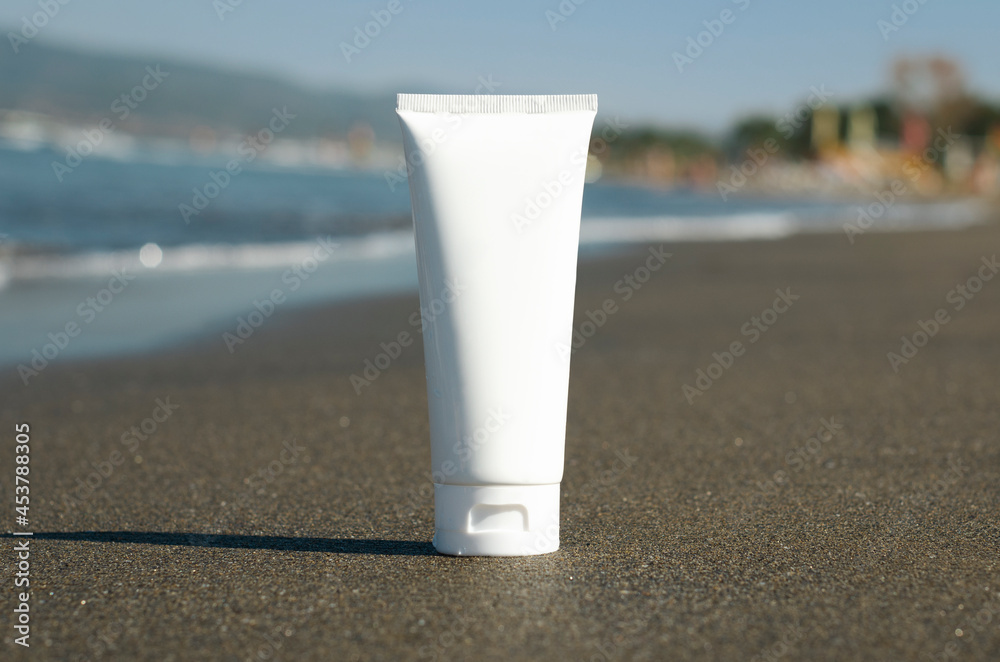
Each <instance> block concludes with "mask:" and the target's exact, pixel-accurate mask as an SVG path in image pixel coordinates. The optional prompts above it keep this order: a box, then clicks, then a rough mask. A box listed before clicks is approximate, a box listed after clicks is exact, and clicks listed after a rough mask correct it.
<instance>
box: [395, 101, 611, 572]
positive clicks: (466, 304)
mask: <svg viewBox="0 0 1000 662" xmlns="http://www.w3.org/2000/svg"><path fill="white" fill-rule="evenodd" d="M596 111H597V98H596V96H595V95H562V96H531V97H529V96H485V95H476V96H464V95H410V94H401V95H399V101H398V109H397V112H398V114H399V117H400V123H401V125H402V129H403V144H404V148H405V154H406V162H407V164H408V168H407V170H408V174H409V183H410V196H411V201H412V205H413V221H414V228H415V234H416V246H417V265H418V270H419V280H420V303H421V315H422V330H423V338H424V356H425V362H426V370H427V395H428V403H429V413H430V431H431V458H432V476H433V480H434V483H435V527H436V529H435V536H434V545H435V547H436V548H437V549H438V551H440V552H442V553H446V554H456V555H465V554H468V555H493V556H511V555H525V554H541V553H545V552H550V551H555V550H556V549H558V546H559V482H560V481H561V480H562V474H563V456H564V447H565V438H566V410H567V396H568V388H569V363H570V361H569V358H570V357H569V354H570V346H571V342H572V340H571V338H572V335H571V334H572V320H573V299H574V294H575V286H576V264H577V251H578V245H579V233H580V210H581V205H582V201H583V185H584V175H585V170H586V161H587V151H588V145H589V142H590V132H591V128H592V126H593V122H594V116H595V114H596Z"/></svg>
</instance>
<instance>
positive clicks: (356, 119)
mask: <svg viewBox="0 0 1000 662" xmlns="http://www.w3.org/2000/svg"><path fill="white" fill-rule="evenodd" d="M147 67H148V68H149V69H147ZM151 71H152V72H159V75H158V76H155V77H154V76H151V75H150V72H151ZM144 82H145V83H146V87H147V89H141V88H142V86H143V83H144ZM137 86H138V87H139V88H140V89H136V88H137ZM148 88H152V89H148ZM133 92H134V93H133ZM122 95H126V97H127V98H126V99H124V100H123V99H122ZM139 97H144V98H143V99H142V100H141V101H138V100H137V99H138V98H139ZM126 104H128V105H129V106H134V108H133V109H131V110H130V112H129V113H128V115H127V117H125V118H122V109H123V108H125V107H126ZM273 108H279V109H281V108H287V110H288V112H289V113H292V114H294V115H296V118H295V120H294V121H293V122H292V123H291V124H290V125H289V126H288V128H287V130H285V131H284V132H283V135H284V136H285V137H289V138H295V137H315V136H329V137H342V136H344V135H345V134H346V133H347V132H348V131H350V129H351V128H352V127H354V126H356V125H358V124H367V125H368V126H370V127H371V128H372V130H373V131H374V132H375V137H376V139H378V140H391V141H397V140H398V138H399V124H398V121H397V119H396V115H395V112H394V109H395V94H394V93H391V92H388V91H387V92H386V93H384V94H377V95H360V94H352V93H349V92H342V91H336V90H322V89H313V88H308V87H305V86H302V85H299V84H297V83H293V82H289V81H287V80H282V79H281V78H279V77H276V76H269V75H255V74H250V73H244V72H234V71H229V70H225V69H222V68H216V67H212V66H202V65H194V64H190V63H183V62H177V61H171V60H169V59H163V58H156V57H148V58H147V57H137V56H124V55H109V54H100V53H93V52H86V51H77V50H70V49H65V48H61V47H55V46H51V45H46V44H40V43H35V42H32V43H31V44H28V45H26V46H24V47H22V49H21V52H20V53H18V54H17V55H14V54H12V53H11V52H10V50H6V51H5V52H4V53H3V54H2V55H0V110H25V111H31V112H36V113H42V114H45V115H47V116H50V117H52V118H54V119H55V120H57V121H61V122H66V123H88V124H90V123H94V124H96V123H98V122H100V120H101V119H102V118H105V117H108V118H110V119H111V120H112V121H114V122H115V124H116V126H117V127H118V128H120V129H124V130H125V131H128V132H131V133H136V134H144V135H160V136H170V137H187V136H188V135H190V133H191V131H192V130H193V129H194V128H195V127H198V126H206V127H209V128H211V129H213V130H215V131H217V132H221V133H227V132H233V133H246V132H256V131H258V130H260V129H261V128H263V127H265V126H266V124H267V122H268V120H269V119H270V118H271V116H272V109H273Z"/></svg>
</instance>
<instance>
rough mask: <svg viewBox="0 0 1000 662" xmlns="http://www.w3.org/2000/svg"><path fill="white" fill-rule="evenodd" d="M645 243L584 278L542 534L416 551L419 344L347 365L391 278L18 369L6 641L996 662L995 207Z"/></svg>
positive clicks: (374, 345) (543, 655)
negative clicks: (556, 517) (530, 543)
mask: <svg viewBox="0 0 1000 662" xmlns="http://www.w3.org/2000/svg"><path fill="white" fill-rule="evenodd" d="M665 249H666V250H667V251H669V252H670V253H672V257H670V258H669V259H668V260H667V261H666V263H665V265H664V266H663V267H662V268H661V269H659V270H657V271H655V272H652V273H649V274H646V273H644V272H643V271H641V269H640V268H641V267H642V265H643V264H644V263H645V262H646V259H647V257H648V256H649V253H648V252H646V249H643V248H639V249H631V250H629V251H627V252H623V253H622V254H620V255H617V256H614V257H609V258H605V259H601V260H600V261H596V262H591V263H587V264H585V265H584V266H583V267H582V268H581V272H580V282H579V288H578V297H577V326H576V328H577V329H578V330H579V331H581V332H582V334H583V335H581V338H582V340H583V342H582V343H580V344H581V346H580V348H579V349H578V350H577V351H576V353H575V355H574V357H573V363H572V380H571V387H570V412H569V423H568V437H567V463H566V473H565V480H564V483H563V496H562V547H561V549H560V551H558V552H557V553H555V554H552V555H547V556H542V557H532V558H511V559H498V558H449V557H443V556H438V555H436V554H435V553H434V550H433V548H432V547H431V545H430V539H431V536H432V533H433V503H432V500H431V496H430V495H431V491H430V488H429V482H428V478H427V473H428V471H429V470H430V450H429V442H428V428H427V413H426V396H425V391H424V375H423V363H422V347H421V346H420V344H419V341H418V342H417V343H414V344H413V345H410V346H409V347H406V348H403V351H402V352H401V354H400V356H399V357H398V358H396V359H393V360H392V362H391V365H390V366H389V367H388V368H387V369H386V370H385V371H384V372H382V374H380V375H379V376H378V377H377V378H376V379H375V380H373V381H372V382H371V384H370V385H364V386H360V387H359V389H360V393H357V392H356V389H355V387H354V386H352V384H351V380H350V376H351V375H352V374H357V375H361V374H362V370H363V369H364V363H363V362H364V360H365V359H374V358H375V356H376V355H377V354H378V353H379V352H380V351H381V350H380V349H379V344H380V343H383V342H386V343H388V342H391V341H392V340H393V339H395V338H396V337H397V336H398V335H399V334H400V333H401V332H404V331H406V332H412V331H413V327H412V326H411V324H410V316H411V315H412V314H413V312H414V311H415V310H416V309H417V305H418V303H417V299H416V296H415V295H413V296H406V297H398V298H393V299H386V300H379V301H374V302H357V303H349V304H343V305H338V306H328V307H321V308H314V309H308V310H299V311H282V312H281V314H280V315H275V316H274V317H273V318H272V319H270V320H268V321H267V323H266V324H264V325H263V326H261V328H259V329H257V330H256V331H255V332H254V334H253V335H252V336H251V337H250V338H249V339H247V341H246V342H245V343H244V344H242V345H239V346H238V347H236V350H235V352H234V353H232V354H230V353H229V351H228V350H227V348H226V345H225V343H224V341H223V339H222V338H221V336H220V335H214V336H210V337H208V338H206V339H205V340H204V341H203V342H200V343H196V344H193V345H190V346H186V347H183V348H177V349H174V350H171V351H164V352H161V353H158V354H155V355H152V356H144V357H132V358H121V359H114V360H104V361H94V362H82V363H74V364H68V363H67V364H62V363H59V362H53V364H52V365H51V366H49V367H48V368H46V370H45V371H44V373H43V374H41V375H40V376H39V377H38V378H36V379H34V380H33V381H32V382H31V383H30V385H29V386H28V387H23V386H22V385H21V383H20V381H19V380H18V379H17V376H16V374H14V373H13V372H10V371H8V372H7V373H5V374H4V376H3V377H0V389H2V393H3V398H2V402H0V412H2V420H3V428H4V430H6V432H5V433H4V434H5V435H6V436H7V443H6V444H5V446H6V447H7V449H8V450H7V451H6V453H5V457H4V459H3V460H2V462H0V466H2V467H3V471H2V472H0V488H2V493H3V494H5V495H8V496H7V498H8V499H9V498H10V495H12V494H13V469H12V467H13V463H12V461H11V458H12V455H13V451H12V446H13V437H14V432H13V424H14V423H15V422H19V421H27V422H29V423H30V424H31V442H30V444H31V448H32V456H31V457H32V459H31V465H30V467H31V474H30V476H31V499H32V500H31V526H30V527H29V529H30V530H32V531H34V532H35V536H34V539H33V540H32V541H31V543H30V544H31V549H32V556H31V563H32V565H31V588H32V590H33V594H32V599H31V610H32V611H31V614H32V631H31V632H32V634H31V639H30V642H31V649H30V650H27V651H25V650H21V649H20V647H18V646H15V645H13V642H12V640H13V638H14V636H16V634H15V632H14V630H13V627H12V616H13V613H12V609H13V606H14V594H15V590H14V587H13V577H14V572H15V569H14V565H15V562H16V561H15V559H14V555H13V553H11V552H8V553H6V554H4V555H2V557H0V566H2V568H3V576H4V577H5V578H7V579H5V580H4V585H5V587H6V591H5V593H6V595H7V598H6V602H5V604H6V605H8V608H5V609H4V610H3V616H0V623H2V625H3V633H4V634H3V636H4V650H5V652H4V656H5V657H6V658H7V659H36V660H41V659H70V660H77V659H91V660H98V659H107V660H111V659H116V660H117V659H121V660H171V659H172V660H178V661H180V660H250V659H298V660H401V659H439V660H446V659H447V660H478V659H483V660H528V659H537V660H551V659H581V660H591V659H595V660H632V659H635V660H664V659H669V660H696V659H703V660H735V659H759V660H770V659H782V660H845V659H850V660H903V659H912V660H916V659H921V660H924V659H927V660H930V659H934V660H937V659H956V660H996V659H998V658H1000V514H998V512H1000V438H998V435H1000V433H998V430H1000V384H998V381H1000V380H998V376H1000V278H994V279H992V280H990V281H985V282H980V285H981V288H979V289H978V291H977V292H975V293H973V292H971V291H970V290H971V289H972V288H973V287H975V285H976V284H975V282H972V283H969V282H968V281H969V279H970V278H973V277H977V276H976V274H977V270H979V269H980V267H984V263H983V262H982V259H983V258H984V257H985V258H987V262H988V261H989V258H991V257H992V256H993V255H994V254H996V253H1000V250H998V249H1000V226H998V225H997V224H992V225H989V226H984V227H979V228H974V229H971V230H966V231H961V232H954V233H945V232H940V233H937V232H935V233H912V234H899V233H896V234H866V235H862V236H860V237H856V238H855V243H854V244H853V245H851V244H850V243H849V242H848V240H847V238H846V237H845V236H844V235H830V236H820V235H816V236H800V237H794V238H790V239H787V240H781V241H775V242H746V243H717V244H711V243H702V244H697V243H692V244H673V245H668V246H666V247H665ZM982 273H984V274H985V273H990V271H989V269H988V268H986V271H984V272H982ZM646 275H648V279H646V280H645V282H640V281H641V280H643V279H644V278H645V276H646ZM626 276H628V277H630V278H632V279H633V282H634V283H635V284H636V285H639V287H633V286H632V285H629V284H628V281H627V280H624V282H625V283H626V285H620V286H617V287H616V283H618V282H619V281H622V280H623V279H625V277H626ZM959 285H962V286H963V287H965V288H966V290H965V292H966V294H965V295H963V294H962V293H961V292H959V291H958V290H956V289H955V288H956V287H957V286H959ZM625 293H629V294H628V298H627V299H626V296H625ZM607 299H612V300H613V301H614V303H615V310H616V312H614V313H612V314H610V315H607V317H606V319H605V320H604V321H603V323H602V324H601V325H600V326H598V325H597V324H593V326H590V325H587V324H586V322H587V321H588V319H591V318H589V317H588V315H587V312H588V311H597V310H598V309H600V308H601V307H602V305H603V304H604V302H605V301H606V300H607ZM959 301H963V302H964V303H962V304H961V308H959V303H958V302H959ZM939 309H941V310H943V311H944V316H942V317H940V318H939V320H943V319H944V318H945V317H947V321H946V322H942V321H939V323H938V328H937V331H936V332H934V333H933V337H930V338H922V337H921V336H920V333H921V332H922V331H921V326H920V322H921V321H923V322H925V324H924V327H925V329H927V330H933V325H931V324H930V323H929V322H927V320H932V319H934V316H935V314H936V313H937V311H938V310H939ZM769 311H770V312H769ZM594 317H596V318H597V319H600V315H596V314H595V315H594ZM755 319H756V320H758V321H757V322H755V321H754V320H755ZM591 332H592V333H591ZM924 332H926V331H924ZM584 335H586V336H589V337H584ZM902 336H906V337H908V338H909V339H910V341H911V342H914V343H915V345H914V347H913V348H912V349H913V350H914V351H915V354H913V353H912V352H911V351H910V349H909V348H906V347H904V343H903V341H902V340H901V337H902ZM922 340H926V343H924V342H921V341H922ZM734 343H740V345H739V347H738V348H735V351H733V350H734ZM916 345H921V346H920V347H917V346H916ZM890 352H894V353H898V354H899V355H900V357H902V358H906V362H905V363H902V362H900V361H890V358H889V357H887V354H888V353H890ZM727 353H728V354H727ZM904 354H911V356H910V357H909V358H907V357H906V356H904ZM893 363H895V367H896V368H898V371H897V370H894V365H893ZM713 364H716V365H714V366H713ZM699 371H703V374H704V377H701V374H702V373H699ZM685 386H687V387H689V388H687V389H686V388H685ZM157 419H159V420H157ZM133 426H134V427H135V430H134V431H133V430H132V428H133ZM102 474H106V475H102ZM78 479H79V481H78ZM88 481H89V482H90V484H91V487H86V483H87V482H88ZM81 484H83V485H84V487H81V486H80V485H81ZM8 508H9V506H8ZM8 513H10V511H9V510H8ZM7 521H8V522H12V520H11V519H10V518H8V519H7ZM11 526H12V524H8V525H6V526H5V528H6V529H8V530H10V529H11ZM6 537H7V546H8V549H10V548H11V547H12V546H13V544H14V543H15V542H16V541H15V540H14V539H13V537H12V536H10V535H9V534H8V535H7V536H6ZM755 656H756V657H755Z"/></svg>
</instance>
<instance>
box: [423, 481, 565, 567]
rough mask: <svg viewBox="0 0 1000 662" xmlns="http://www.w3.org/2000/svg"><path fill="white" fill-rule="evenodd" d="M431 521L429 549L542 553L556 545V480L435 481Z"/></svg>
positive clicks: (459, 553) (452, 552)
mask: <svg viewBox="0 0 1000 662" xmlns="http://www.w3.org/2000/svg"><path fill="white" fill-rule="evenodd" d="M434 524H435V530H434V548H435V549H436V550H437V551H438V552H440V553H442V554H450V555H452V556H531V555H534V554H548V553H549V552H554V551H556V550H557V549H559V483H555V484H552V485H441V484H439V483H435V484H434Z"/></svg>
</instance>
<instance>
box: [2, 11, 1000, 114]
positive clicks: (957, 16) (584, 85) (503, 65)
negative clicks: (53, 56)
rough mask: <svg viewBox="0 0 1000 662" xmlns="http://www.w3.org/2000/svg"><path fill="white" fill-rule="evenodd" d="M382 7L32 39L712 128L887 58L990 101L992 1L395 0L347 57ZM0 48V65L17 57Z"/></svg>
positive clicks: (70, 27)
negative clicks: (678, 57)
mask: <svg viewBox="0 0 1000 662" xmlns="http://www.w3.org/2000/svg"><path fill="white" fill-rule="evenodd" d="M40 1H41V2H42V3H47V2H51V3H56V0H4V2H3V4H2V5H0V26H3V28H4V31H3V32H4V35H5V36H6V33H7V32H8V31H9V30H10V29H11V28H12V27H15V26H19V25H20V23H21V19H22V17H24V16H30V15H32V14H34V13H35V12H37V11H39V6H38V3H39V2H40ZM577 1H579V0H577ZM392 2H393V0H373V1H371V0H366V1H364V2H349V3H348V2H331V1H329V0H325V1H323V0H288V1H286V2H280V3H279V2H277V1H275V0H272V1H270V2H268V1H266V0H242V1H240V0H215V5H216V6H219V5H235V6H233V7H232V9H233V11H229V12H225V13H223V14H222V18H221V19H220V17H219V13H218V12H217V9H216V8H214V7H213V0H171V1H170V2H152V1H150V0H143V1H139V0H69V2H68V4H66V5H65V6H62V7H61V8H60V10H59V12H58V13H57V14H56V15H55V16H54V17H53V18H52V19H51V20H50V21H49V23H48V25H46V26H45V27H44V28H43V29H42V30H41V32H40V35H39V37H38V39H39V40H45V41H47V42H49V43H52V44H64V45H75V46H84V47H87V48H96V49H101V50H105V51H114V52H122V53H131V54H139V55H143V56H152V57H157V56H159V57H168V56H169V57H171V58H182V59H185V60H189V61H195V62H200V63H210V64H216V65H219V66H224V67H238V68H240V69H244V70H256V71H265V72H270V73H274V74H277V75H280V76H285V77H289V78H292V79H294V80H297V81H300V82H304V83H307V84H312V85H323V86H328V85H332V86H338V87H342V88H349V89H353V90H362V91H376V90H377V91H385V90H391V91H428V92H433V91H448V92H458V91H469V92H472V91H474V90H475V88H476V87H477V85H479V84H480V83H479V82H478V80H479V79H480V78H482V79H489V78H492V80H494V81H497V82H499V83H500V86H499V87H498V88H497V92H499V93H507V94H511V93H518V92H530V93H540V92H597V93H598V94H599V95H600V103H601V109H602V111H603V112H604V113H610V114H619V115H621V116H622V117H623V118H630V119H632V120H637V121H643V120H651V121H654V122H656V123H658V124H663V125H672V126H689V127H696V128H701V129H705V130H709V131H718V130H721V129H723V128H725V126H726V125H728V124H729V123H730V122H731V121H733V120H734V119H735V118H738V117H740V116H742V115H745V114H747V113H750V112H757V111H760V112H778V111H785V110H789V109H791V108H792V106H794V104H796V103H797V102H799V101H801V100H802V99H804V98H805V97H806V96H807V95H808V94H809V89H810V87H811V86H820V85H825V87H826V89H827V90H829V91H830V92H832V93H833V94H834V99H835V100H836V101H844V102H847V101H851V100H854V99H858V98H861V97H864V96H865V95H870V94H873V93H875V92H877V91H879V90H881V89H883V88H884V87H885V86H886V84H887V82H888V66H889V62H890V61H891V60H892V58H893V57H894V56H895V55H898V54H911V55H912V54H930V53H944V54H948V55H951V56H954V57H956V58H958V59H959V60H960V61H961V62H962V64H963V65H964V67H965V73H966V77H967V80H968V83H969V87H970V88H971V89H973V90H974V91H976V92H978V93H980V94H983V95H985V96H987V97H989V98H992V99H994V100H998V99H1000V67H997V66H996V65H997V62H998V61H1000V47H998V46H997V43H998V40H997V36H998V34H1000V28H998V26H1000V2H996V0H949V1H948V2H945V0H924V2H923V4H921V2H920V0H907V1H906V2H903V1H902V0H836V1H834V0H828V1H826V2H815V1H802V0H799V1H794V0H785V1H779V0H708V1H704V2H691V1H688V2H679V1H675V2H621V1H619V2H612V1H611V0H585V1H583V2H582V4H580V5H579V6H577V5H575V4H574V2H573V0H562V6H563V7H564V8H565V7H573V8H574V11H573V12H572V13H571V14H569V15H568V16H566V17H565V18H566V20H565V21H561V22H559V23H557V25H556V28H555V29H553V28H552V26H551V25H550V20H549V18H547V16H546V11H551V12H555V13H556V14H557V15H559V7H560V1H559V0H548V1H546V0H540V1H538V2H526V1H520V0H511V1H507V2H497V3H484V2H459V1H457V0H455V1H446V0H442V1H438V2H435V1H433V0H398V2H399V5H398V7H399V8H401V10H400V11H399V12H398V13H397V14H395V15H391V22H389V23H388V24H387V25H386V26H385V27H382V28H381V29H380V34H378V36H377V37H375V38H374V39H372V40H371V42H370V43H369V44H368V45H367V46H366V47H365V48H363V49H360V50H359V52H358V53H355V54H353V55H352V58H351V61H350V62H347V61H346V58H345V56H344V54H343V53H342V48H341V44H342V43H343V42H347V43H351V42H352V41H353V39H354V30H355V28H356V27H360V28H362V29H363V28H364V26H365V24H366V23H367V22H369V21H372V20H373V17H372V14H371V13H372V12H373V11H374V12H380V11H382V12H383V13H382V14H381V15H382V17H383V19H384V18H385V17H386V16H387V15H388V13H387V12H386V11H385V10H387V7H389V5H390V4H391V3H392ZM904 4H907V5H908V8H910V9H911V11H912V10H913V9H914V8H915V11H912V14H911V15H906V22H905V23H903V24H901V25H900V26H899V29H898V30H897V31H893V32H891V33H889V34H888V38H887V39H886V38H884V37H883V34H882V33H881V32H880V29H879V27H878V21H879V20H885V21H890V20H891V15H892V12H893V5H897V6H899V7H902V5H904ZM724 10H729V11H730V12H732V13H731V15H727V18H729V19H731V22H730V23H729V24H728V25H726V24H721V23H713V24H712V25H713V26H714V27H715V28H716V30H717V31H718V28H719V26H720V25H721V26H722V30H721V33H720V34H718V36H713V37H712V39H711V43H709V45H708V46H707V47H705V48H704V50H703V51H702V52H701V53H700V55H698V57H697V58H695V59H693V61H692V62H690V63H686V64H685V66H684V67H683V71H678V67H677V65H676V63H675V61H674V57H673V53H675V52H678V53H681V54H683V53H684V51H685V49H686V48H687V46H688V42H687V40H688V38H689V37H691V38H692V39H696V38H697V37H698V34H699V32H702V31H704V30H706V27H705V25H704V24H703V22H704V21H710V22H711V21H713V20H715V19H719V18H720V15H721V14H722V12H723V11H724ZM567 13H568V12H567ZM902 15H904V14H897V16H902ZM560 16H561V15H560ZM4 41H5V43H4V44H2V45H0V53H2V55H0V57H13V55H12V51H11V49H10V46H9V43H6V42H7V39H6V38H5V39H4ZM702 41H703V42H706V43H707V42H708V41H709V40H708V38H707V35H703V36H702ZM17 57H30V51H24V52H22V54H21V55H18V56H17Z"/></svg>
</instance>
